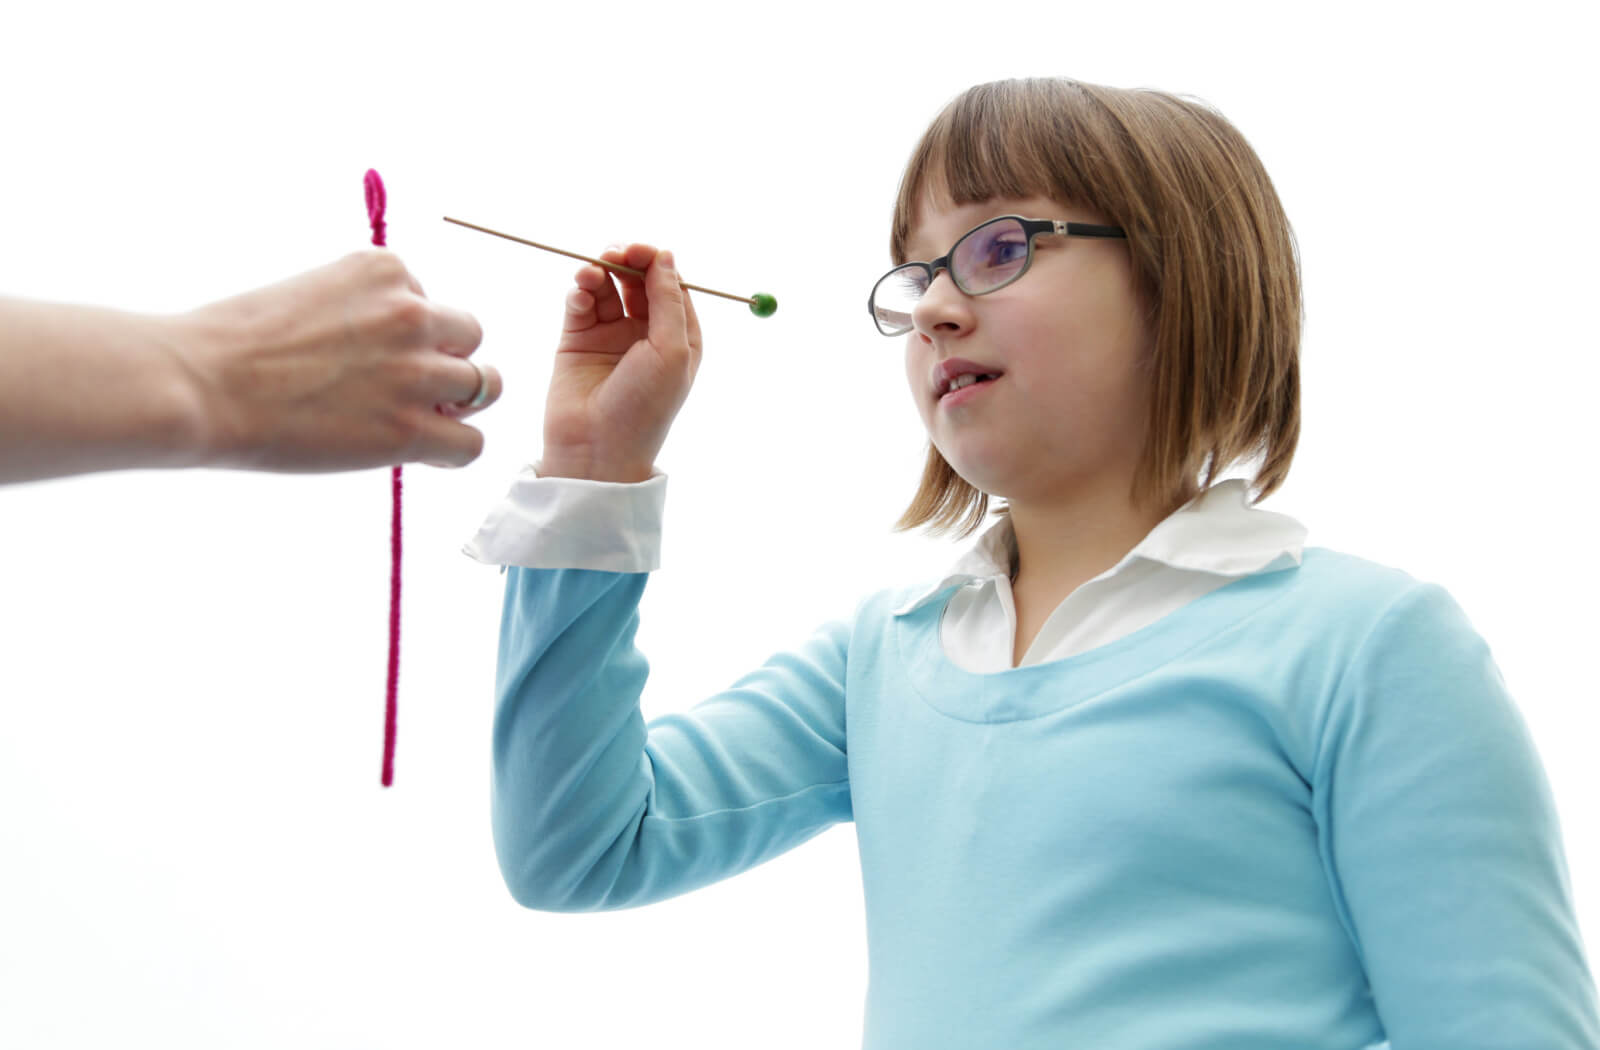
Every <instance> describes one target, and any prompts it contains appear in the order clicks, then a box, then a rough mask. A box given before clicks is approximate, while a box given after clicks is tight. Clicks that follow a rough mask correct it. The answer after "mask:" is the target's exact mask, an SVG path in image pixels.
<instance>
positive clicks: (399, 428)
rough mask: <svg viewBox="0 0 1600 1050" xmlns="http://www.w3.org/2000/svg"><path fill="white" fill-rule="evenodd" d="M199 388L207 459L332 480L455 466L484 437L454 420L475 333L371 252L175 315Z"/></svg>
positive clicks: (389, 259)
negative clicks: (327, 474) (415, 465)
mask: <svg viewBox="0 0 1600 1050" xmlns="http://www.w3.org/2000/svg"><path fill="white" fill-rule="evenodd" d="M176 320H177V322H178V325H179V328H180V331H181V332H182V333H183V335H182V336H180V338H179V340H178V345H179V347H180V348H187V350H188V352H187V353H184V354H183V355H182V356H183V359H184V361H185V362H186V364H187V366H188V370H189V373H190V376H191V378H192V380H193V390H194V392H195V403H196V408H197V413H198V421H199V442H200V447H201V450H202V452H201V462H202V464H203V465H206V466H218V467H242V468H248V469H255V470H272V471H296V472H299V471H305V472H314V471H337V470H352V469H359V468H363V467H376V466H384V465H388V464H395V463H402V462H409V461H422V462H426V463H431V464H434V465H439V466H462V465H464V464H466V463H470V462H471V461H472V460H474V459H476V458H477V457H478V455H479V453H481V452H482V451H483V434H482V432H480V431H479V430H477V429H475V428H473V427H471V426H468V425H466V424H464V423H462V422H460V420H461V419H463V418H465V417H467V416H470V415H472V414H473V413H474V412H477V411H480V410H481V409H482V408H484V407H487V406H488V405H490V404H493V403H494V401H495V400H496V399H498V398H499V396H500V393H501V389H502V384H501V379H500V374H499V373H498V372H497V371H496V370H495V369H494V368H493V367H484V368H483V370H482V374H483V378H482V381H483V382H485V383H486V384H487V387H488V390H487V396H486V398H485V399H484V401H483V404H482V405H480V406H479V407H478V408H469V407H467V406H466V402H468V401H470V400H471V399H472V397H473V395H474V394H475V393H476V392H477V391H478V389H479V382H480V377H479V371H478V369H477V368H475V367H474V365H473V364H472V363H471V362H469V361H468V360H467V358H468V356H469V355H471V354H472V352H473V351H474V350H476V349H477V348H478V345H479V343H480V342H482V340H483V330H482V328H481V327H480V326H479V325H478V322H477V321H476V320H475V319H474V318H473V317H472V316H471V315H470V314H467V313H464V312H462V311H460V310H456V309H453V308H451V307H448V306H443V305H440V304H437V303H434V302H431V301H430V300H428V299H427V298H425V297H424V295H423V292H422V286H421V285H420V284H418V283H417V280H416V278H415V277H413V276H412V275H411V274H410V273H409V272H408V271H407V270H406V267H405V266H404V264H402V263H401V262H400V260H399V258H398V257H397V256H395V255H394V254H393V253H392V252H390V251H387V250H384V249H379V248H372V249H366V250H363V251H359V252H355V253H353V254H351V255H349V256H346V257H345V258H343V259H341V260H339V261H338V262H335V263H332V264H330V265H327V266H324V267H321V268H319V269H316V270H312V271H310V272H308V273H304V274H301V275H300V276H298V277H294V278H291V279H289V280H287V281H284V282H282V283H280V284H276V285H272V286H270V287H267V288H262V289H259V290H257V291H253V292H248V293H246V294H244V295H240V296H235V297H234V298H231V299H226V300H223V301H221V302H217V303H213V304H211V305H209V306H205V307H202V308H200V309H198V310H195V311H193V312H192V313H190V314H187V315H184V316H182V317H180V318H178V319H176Z"/></svg>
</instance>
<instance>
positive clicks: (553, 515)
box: [461, 466, 667, 572]
mask: <svg viewBox="0 0 1600 1050" xmlns="http://www.w3.org/2000/svg"><path fill="white" fill-rule="evenodd" d="M666 496H667V476H666V475H665V474H663V473H662V472H661V471H659V470H658V471H656V472H655V473H654V474H652V475H651V476H650V480H648V481H641V482H639V483H637V484H625V483H622V482H610V481H584V480H580V479H578V478H541V477H540V476H539V475H538V473H537V471H536V470H535V469H534V468H533V467H532V466H528V467H524V468H523V470H522V473H520V474H518V475H517V479H516V480H515V481H514V482H512V484H511V490H510V491H509V492H507V493H506V496H505V498H504V499H503V500H501V501H500V502H499V504H497V505H496V506H495V508H494V509H493V510H491V511H490V512H489V516H488V517H487V518H485V519H484V521H483V524H482V525H481V526H479V527H478V534H477V535H476V536H474V537H473V538H472V539H471V540H469V541H468V542H467V544H466V545H465V546H464V547H462V548H461V550H462V553H464V554H466V555H467V556H468V557H469V558H475V559H477V560H478V561H480V562H483V563H484V564H486V565H520V566H522V567H524V568H529V569H598V570H601V571H603V572H651V571H653V570H655V569H657V568H660V566H661V514H662V508H663V506H664V504H665V503H666ZM502 571H503V570H502Z"/></svg>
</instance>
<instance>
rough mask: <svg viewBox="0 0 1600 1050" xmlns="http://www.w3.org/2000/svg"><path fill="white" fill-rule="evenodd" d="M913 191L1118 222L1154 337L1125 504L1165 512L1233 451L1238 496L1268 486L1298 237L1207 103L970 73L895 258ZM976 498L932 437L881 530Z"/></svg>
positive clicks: (934, 142)
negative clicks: (915, 480) (1047, 202)
mask: <svg viewBox="0 0 1600 1050" xmlns="http://www.w3.org/2000/svg"><path fill="white" fill-rule="evenodd" d="M925 193H927V194H932V195H934V196H935V197H936V198H942V199H944V200H947V201H949V202H950V203H952V204H956V205H961V204H975V203H981V202H983V201H987V200H991V199H993V198H996V197H1032V196H1042V197H1049V198H1050V199H1052V200H1055V201H1058V202H1060V203H1061V204H1063V205H1066V206H1075V207H1082V208H1085V209H1087V210H1089V211H1091V212H1094V213H1096V214H1097V216H1098V218H1097V220H1096V221H1101V222H1107V223H1111V224H1114V225H1117V226H1121V227H1122V228H1123V229H1124V230H1126V231H1127V235H1128V239H1127V245H1128V250H1129V252H1130V253H1131V259H1132V263H1133V272H1134V281H1135V286H1136V288H1137V289H1138V295H1139V298H1140V301H1141V304H1142V305H1143V307H1144V308H1145V311H1146V318H1147V321H1148V325H1149V328H1148V330H1149V332H1150V334H1151V336H1152V337H1153V347H1152V353H1151V357H1150V359H1149V360H1148V362H1147V366H1148V368H1149V369H1150V375H1151V384H1150V412H1149V420H1150V424H1149V431H1148V432H1147V433H1146V435H1145V444H1144V450H1143V453H1142V454H1141V457H1140V461H1139V465H1138V468H1137V469H1136V471H1135V474H1134V479H1133V487H1132V491H1131V492H1130V494H1129V495H1130V499H1131V500H1132V501H1133V502H1134V504H1135V505H1137V506H1140V507H1145V506H1151V505H1161V506H1163V507H1165V508H1166V509H1167V511H1168V512H1169V513H1170V512H1171V511H1172V510H1176V509H1177V508H1178V507H1179V506H1181V505H1182V504H1183V503H1184V502H1186V501H1187V500H1189V499H1191V498H1193V497H1194V496H1195V495H1197V494H1198V493H1199V492H1201V491H1204V490H1205V489H1208V488H1210V487H1211V485H1212V483H1213V482H1214V481H1215V480H1216V478H1217V475H1218V474H1220V473H1221V472H1222V471H1223V470H1225V469H1226V468H1227V467H1228V466H1230V465H1231V464H1233V463H1236V462H1238V461H1240V460H1242V459H1251V460H1254V459H1257V458H1259V460H1260V465H1259V466H1258V467H1257V469H1256V471H1255V477H1254V481H1253V484H1252V487H1253V488H1255V489H1256V490H1257V491H1256V495H1255V497H1254V499H1253V500H1252V502H1255V503H1259V502H1260V501H1261V500H1262V499H1265V498H1266V497H1267V495H1269V494H1270V493H1271V492H1272V491H1273V490H1275V489H1276V488H1278V487H1279V486H1280V485H1281V484H1283V481H1284V478H1285V477H1287V476H1288V473H1289V463H1290V461H1291V460H1292V459H1293V458H1294V450H1295V445H1296V443H1297V442H1298V441H1299V437H1300V364H1299V350H1300V324H1301V317H1302V307H1301V302H1300V264H1299V257H1298V249H1297V247H1296V245H1295V240H1294V233H1293V231H1292V230H1291V229H1290V228H1289V220H1288V218H1287V217H1286V216H1285V215H1284V212H1283V206H1282V205H1281V204H1280V203H1279V201H1278V195H1277V192H1276V191H1275V190H1274V189H1273V187H1272V180H1271V179H1269V178H1268V177H1267V172H1266V169H1264V168H1263V167H1262V166H1261V161H1260V159H1259V158H1258V157H1257V156H1256V154H1255V151H1254V150H1252V149H1251V148H1250V145H1249V143H1247V142H1246V141H1245V140H1244V136H1242V135H1240V134H1239V131H1238V130H1237V129H1236V128H1235V127H1234V126H1233V125H1232V124H1230V123H1228V121H1227V120H1225V119H1224V118H1223V117H1222V115H1221V114H1220V113H1218V112H1216V111H1215V110H1214V109H1211V108H1210V107H1209V106H1207V105H1205V104H1204V103H1202V102H1199V101H1197V100H1193V99H1187V98H1180V97H1177V96H1174V95H1171V94H1167V93H1165V92H1161V91H1151V90H1143V89H1140V90H1125V89H1122V88H1111V87H1102V86H1099V85H1096V84H1084V83H1080V82H1078V81H1073V80H1067V79H1062V78H1029V79H1022V80H1002V81H996V82H994V83H989V84H979V85H978V86H976V87H973V88H969V89H968V90H967V91H965V92H963V93H962V94H961V95H959V96H957V97H956V98H955V100H954V101H952V102H951V103H950V104H949V105H947V106H946V107H945V108H944V110H943V111H942V112H941V113H940V114H939V115H938V116H937V117H936V118H934V121H933V123H932V124H931V125H930V126H929V127H928V130H927V131H926V132H925V133H924V134H923V136H922V140H921V141H920V142H918V143H917V146H916V149H915V150H914V151H913V152H912V156H911V161H910V163H909V164H908V166H907V168H906V172H905V175H904V177H903V178H902V179H901V182H900V193H899V197H898V199H897V200H896V201H895V206H894V228H893V231H892V233H891V235H890V239H889V253H890V256H891V257H892V258H893V260H894V263H895V265H899V264H901V263H903V262H905V261H906V255H905V252H906V238H907V237H908V236H909V234H910V230H911V227H912V224H913V223H914V222H915V221H916V208H917V206H918V203H919V202H920V201H921V200H922V198H923V195H924V194H925ZM1202 472H1204V479H1203V480H1201V474H1202ZM988 507H989V496H988V494H986V493H983V492H980V491H979V490H978V489H976V488H974V487H973V486H972V485H969V484H968V483H967V482H966V481H965V480H964V479H962V478H961V477H960V476H959V475H958V474H956V472H955V470H954V469H952V468H951V466H950V465H949V464H948V463H947V462H945V459H944V457H943V456H941V455H940V454H939V451H938V449H936V448H934V447H933V445H932V443H931V442H930V444H929V446H928V460H927V464H926V466H925V468H924V470H923V474H922V484H921V486H920V487H919V489H918V490H917V494H916V496H915V497H914V498H913V499H912V502H911V505H910V506H909V507H908V508H906V511H905V513H904V514H903V515H901V517H900V520H899V521H898V522H897V523H896V528H897V529H911V528H916V527H918V526H922V525H926V526H928V529H929V531H930V532H936V533H937V532H947V531H949V530H951V529H957V530H959V531H958V535H959V536H965V535H967V534H969V533H971V532H972V531H973V530H974V529H976V528H977V527H978V525H979V524H981V523H982V521H983V518H984V516H985V514H986V513H987V511H988ZM1004 511H1005V508H1004V507H1003V506H1001V507H999V508H997V509H996V511H995V513H997V514H998V513H1004Z"/></svg>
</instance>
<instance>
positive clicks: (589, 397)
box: [537, 244, 701, 482]
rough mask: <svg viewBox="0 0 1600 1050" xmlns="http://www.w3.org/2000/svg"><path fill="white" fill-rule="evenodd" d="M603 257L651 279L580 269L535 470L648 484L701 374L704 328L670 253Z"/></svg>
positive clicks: (636, 251)
mask: <svg viewBox="0 0 1600 1050" xmlns="http://www.w3.org/2000/svg"><path fill="white" fill-rule="evenodd" d="M600 258H602V259H604V260H605V261H606V262H615V263H621V264H622V265H624V266H631V267H633V268H634V269H637V270H644V271H645V275H644V277H643V278H639V277H635V276H633V275H632V274H623V273H613V272H610V271H607V270H603V269H601V268H600V267H598V266H594V265H592V264H591V265H588V266H585V267H584V268H583V269H581V270H579V271H578V272H577V275H576V277H575V278H574V279H575V280H576V282H577V287H576V288H574V289H573V290H572V291H570V292H568V293H567V300H566V316H565V319H564V323H563V324H562V330H561V341H560V343H559V344H558V345H557V346H556V359H555V372H554V374H553V375H552V376H551V379H550V393H549V396H548V398H547V400H546V403H545V414H544V457H543V458H542V459H541V460H540V462H539V464H538V466H537V469H538V472H539V474H540V475H541V476H543V477H570V478H587V479H589V480H592V481H621V482H639V481H645V480H647V479H648V478H649V477H650V473H651V471H652V470H653V469H654V466H655V458H656V453H658V452H659V451H661V446H662V444H663V443H664V442H665V441H666V438H667V431H668V430H669V429H670V428H671V426H672V421H673V419H674V418H676V416H677V414H678V409H680V408H682V407H683V402H684V400H685V399H686V398H687V397H688V396H689V387H690V386H691V385H693V383H694V377H695V373H696V372H697V371H698V370H699V368H700V349H701V344H700V322H699V320H698V319H697V318H696V317H695V312H694V304H693V303H691V302H690V301H689V295H688V293H687V292H685V291H684V290H683V289H682V288H681V287H679V285H678V272H677V270H676V268H675V267H674V266H673V262H672V253H671V252H666V251H663V252H657V251H656V249H654V248H652V247H650V246H649V245H647V244H633V245H629V246H628V247H627V248H626V249H619V248H612V249H609V250H608V251H606V252H605V253H603V254H602V255H601V256H600ZM619 289H620V290H619Z"/></svg>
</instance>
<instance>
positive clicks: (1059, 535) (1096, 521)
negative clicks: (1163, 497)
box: [1008, 486, 1186, 601]
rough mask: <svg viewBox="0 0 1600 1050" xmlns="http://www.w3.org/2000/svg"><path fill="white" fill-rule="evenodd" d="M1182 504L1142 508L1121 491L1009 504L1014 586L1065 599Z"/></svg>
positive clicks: (1123, 554) (1129, 548)
mask: <svg viewBox="0 0 1600 1050" xmlns="http://www.w3.org/2000/svg"><path fill="white" fill-rule="evenodd" d="M1184 502H1186V500H1180V501H1176V502H1173V503H1172V504H1170V505H1169V506H1166V507H1158V508H1149V507H1146V508H1140V507H1136V506H1134V505H1133V503H1132V502H1131V500H1129V499H1128V498H1127V489H1126V486H1123V487H1122V488H1121V490H1120V491H1112V492H1106V493H1102V494H1100V495H1099V496H1098V498H1092V499H1089V498H1078V499H1074V500H1072V501H1070V502H1061V503H1055V504H1038V503H1029V502H1024V503H1021V504H1018V503H1017V502H1015V501H1012V502H1011V503H1009V505H1008V506H1009V513H1010V515H1011V524H1012V529H1013V531H1014V532H1015V535H1016V543H1017V546H1016V558H1015V560H1014V561H1013V563H1012V573H1011V581H1012V584H1013V586H1016V587H1026V588H1027V589H1028V590H1029V591H1030V592H1032V593H1034V594H1053V593H1057V592H1059V595H1060V597H1059V598H1057V599H1056V600H1057V601H1059V600H1060V599H1061V598H1065V597H1066V596H1067V595H1068V594H1070V593H1071V592H1072V591H1074V590H1076V589H1077V588H1078V587H1079V586H1080V585H1082V584H1083V583H1085V582H1086V581H1088V580H1092V579H1094V578H1095V577H1096V576H1099V575H1100V574H1101V573H1103V572H1105V571H1106V570H1107V569H1109V568H1111V567H1112V566H1113V565H1115V564H1117V563H1118V562H1119V561H1121V560H1122V559H1123V558H1124V557H1126V556H1127V554H1128V552H1129V551H1131V550H1133V548H1135V547H1137V546H1138V545H1139V543H1140V542H1141V541H1142V540H1143V539H1144V538H1145V537H1146V536H1148V535H1149V534H1150V531H1151V530H1152V529H1154V528H1155V527H1156V526H1157V525H1159V524H1161V522H1162V521H1164V520H1166V518H1167V517H1168V516H1169V515H1170V514H1171V513H1172V512H1173V511H1175V510H1177V509H1178V507H1180V506H1182V505H1183V503H1184Z"/></svg>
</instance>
